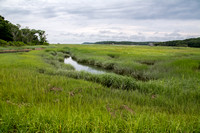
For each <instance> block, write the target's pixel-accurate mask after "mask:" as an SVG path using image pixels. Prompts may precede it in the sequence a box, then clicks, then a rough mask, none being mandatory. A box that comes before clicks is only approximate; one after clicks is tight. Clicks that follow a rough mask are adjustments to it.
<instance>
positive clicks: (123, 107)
mask: <svg viewBox="0 0 200 133" xmlns="http://www.w3.org/2000/svg"><path fill="white" fill-rule="evenodd" d="M106 109H107V111H108V112H109V113H110V115H111V116H112V117H113V118H116V115H117V114H120V115H121V116H122V115H123V111H126V112H129V113H131V114H135V112H134V110H133V109H131V108H130V107H128V106H127V105H121V106H120V107H117V108H112V107H111V105H110V104H107V105H106Z"/></svg>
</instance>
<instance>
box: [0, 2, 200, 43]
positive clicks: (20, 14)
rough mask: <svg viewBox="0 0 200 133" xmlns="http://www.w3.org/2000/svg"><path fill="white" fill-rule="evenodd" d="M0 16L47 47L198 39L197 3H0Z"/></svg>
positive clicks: (198, 19)
mask: <svg viewBox="0 0 200 133" xmlns="http://www.w3.org/2000/svg"><path fill="white" fill-rule="evenodd" d="M0 15H2V16H4V17H5V19H7V20H9V21H10V22H11V23H14V24H20V25H22V26H23V27H25V26H28V27H29V28H31V29H32V28H34V29H41V30H45V31H46V33H47V34H48V36H47V38H48V41H49V42H50V43H82V42H95V41H106V40H115V41H166V40H175V39H185V38H190V37H199V36H200V0H0Z"/></svg>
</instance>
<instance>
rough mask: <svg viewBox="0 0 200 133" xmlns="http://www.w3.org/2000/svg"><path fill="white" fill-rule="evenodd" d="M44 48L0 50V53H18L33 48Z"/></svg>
mask: <svg viewBox="0 0 200 133" xmlns="http://www.w3.org/2000/svg"><path fill="white" fill-rule="evenodd" d="M42 49H44V48H35V49H20V50H13V49H11V50H0V54H4V53H17V52H29V51H31V50H42Z"/></svg>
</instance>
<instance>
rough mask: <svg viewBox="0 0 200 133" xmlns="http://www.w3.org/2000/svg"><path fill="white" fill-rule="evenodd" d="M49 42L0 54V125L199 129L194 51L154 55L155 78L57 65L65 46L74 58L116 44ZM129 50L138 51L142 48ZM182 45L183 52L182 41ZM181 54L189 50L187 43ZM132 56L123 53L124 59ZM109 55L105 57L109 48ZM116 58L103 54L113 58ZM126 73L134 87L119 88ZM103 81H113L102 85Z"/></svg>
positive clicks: (19, 128)
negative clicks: (42, 46)
mask: <svg viewBox="0 0 200 133" xmlns="http://www.w3.org/2000/svg"><path fill="white" fill-rule="evenodd" d="M55 47H58V48H54V49H52V50H53V51H55V52H51V51H52V50H51V49H50V50H47V51H46V52H45V50H43V51H31V52H29V53H12V54H0V132H199V130H200V120H199V118H200V114H199V107H200V106H199V103H200V102H199V92H200V91H199V90H200V88H199V86H198V83H199V79H198V76H199V70H198V65H197V64H196V61H197V62H198V61H199V59H198V53H196V54H195V55H191V56H189V57H187V58H184V59H183V60H182V59H181V58H182V57H181V58H179V59H171V60H170V61H169V62H168V60H167V59H165V58H167V57H163V60H162V58H161V57H159V58H160V62H159V63H160V66H163V67H164V68H163V67H162V68H157V70H155V72H153V74H156V72H163V71H165V70H166V69H167V71H166V73H162V74H161V75H159V76H158V77H157V80H149V81H146V82H144V81H141V80H137V79H133V78H132V77H126V76H124V77H123V76H120V75H115V74H105V75H92V74H89V73H84V72H76V71H73V67H72V66H67V67H62V65H63V62H60V61H59V58H60V60H61V58H62V59H64V58H65V56H67V55H66V54H69V53H68V52H71V53H70V54H77V55H76V56H75V57H77V58H80V57H82V56H83V55H85V57H86V55H87V51H86V52H85V50H86V49H88V51H89V52H90V53H93V54H95V52H96V55H98V53H99V52H105V51H107V53H109V51H110V52H111V53H112V52H115V49H116V51H118V48H117V47H112V46H109V47H108V46H95V47H96V49H95V48H94V46H85V47H84V46H80V47H79V46H71V45H64V46H63V47H68V48H67V49H66V48H64V49H63V48H62V46H55ZM71 47H72V50H70V51H68V50H69V49H71ZM73 47H76V50H77V51H75V50H74V49H73ZM118 47H119V48H120V50H119V51H120V52H119V51H118V52H117V53H114V54H118V55H119V56H118V57H117V58H118V59H119V62H123V60H121V59H120V58H121V54H120V53H121V52H124V56H125V55H126V52H127V51H126V50H124V49H123V47H121V46H118ZM83 48H84V50H82V52H81V49H83ZM149 48H150V47H149ZM59 49H62V50H59ZM79 49H80V50H79ZM91 49H92V50H91ZM102 49H104V51H102ZM126 49H128V47H127V48H126ZM131 49H134V47H133V48H132V47H131ZM136 49H141V51H142V49H144V50H145V49H148V47H140V48H136ZM150 49H153V48H150ZM155 49H156V48H155ZM158 49H160V48H158ZM165 49H168V48H164V50H165ZM73 50H74V51H73ZM164 50H161V51H164ZM183 50H184V51H185V52H186V51H188V50H187V48H186V49H183ZM195 50H196V49H194V51H195ZM155 51H156V50H155ZM168 51H170V50H168ZM172 51H173V49H172ZM177 51H178V50H177ZM76 52H77V53H76ZM83 52H85V53H83ZM178 52H180V51H178ZM185 52H183V53H185ZM55 53H56V54H55ZM188 53H192V54H194V53H195V52H191V51H190V50H189V51H188ZM188 53H187V54H188ZM78 54H80V57H79V56H78ZM102 54H103V53H102ZM90 56H91V58H94V57H95V56H94V57H92V55H90ZM141 56H142V55H141ZM165 56H167V54H166V55H165ZM169 56H170V54H169ZM87 57H88V56H87ZM106 57H107V54H106ZM132 57H133V56H130V57H129V56H127V60H129V61H130V60H132ZM88 58H89V57H88ZM99 58H100V59H99V60H98V58H97V61H99V62H102V63H103V59H104V61H106V60H105V57H104V55H99ZM101 58H102V61H101ZM109 58H112V57H110V55H109ZM117 58H112V59H111V60H110V61H111V62H112V61H113V60H116V62H117V60H118V59H117ZM138 58H139V57H138ZM147 58H149V59H150V57H147ZM156 58H157V57H156ZM176 58H178V57H176ZM85 59H87V58H85ZM152 59H153V60H154V57H152ZM194 59H195V60H194ZM147 60H148V59H147ZM165 61H166V62H165ZM52 62H54V63H52ZM119 62H118V63H119ZM162 62H163V63H162ZM188 62H189V64H188ZM191 62H193V63H191ZM179 64H181V65H180V66H179ZM132 65H134V64H132ZM143 65H145V64H143ZM166 65H169V66H170V67H171V68H168V67H166ZM121 67H123V65H122V66H121ZM125 67H127V66H124V68H125ZM149 67H150V68H149ZM151 67H155V66H154V65H151V66H147V67H146V68H142V69H145V70H151V69H152V70H153V68H151ZM165 67H166V68H165ZM168 69H169V70H168ZM186 69H188V70H187V71H184V70H186ZM160 70H162V71H160ZM193 70H194V72H193ZM134 71H135V70H134ZM137 71H140V70H139V69H138V70H137ZM168 72H169V73H168ZM179 72H181V73H179ZM191 72H193V73H192V74H191ZM176 73H177V74H176ZM173 75H174V76H173ZM192 75H193V76H192ZM152 76H153V75H152ZM69 77H72V78H69ZM82 79H83V80H82ZM94 79H95V80H94ZM128 79H130V80H131V81H130V83H133V84H131V85H130V86H134V88H132V89H131V87H127V88H126V89H123V85H129V83H126V81H129V80H128ZM84 80H89V81H84ZM95 82H96V83H95ZM110 82H111V83H112V85H111V86H109V87H106V86H108V85H109V84H110ZM99 83H100V84H99ZM107 84H108V85H107ZM120 84H121V85H122V88H120V87H119V85H120Z"/></svg>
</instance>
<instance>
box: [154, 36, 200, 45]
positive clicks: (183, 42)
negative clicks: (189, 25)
mask: <svg viewBox="0 0 200 133" xmlns="http://www.w3.org/2000/svg"><path fill="white" fill-rule="evenodd" d="M154 45H155V46H180V47H200V37H198V38H190V39H185V40H174V41H166V42H156V43H154Z"/></svg>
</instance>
